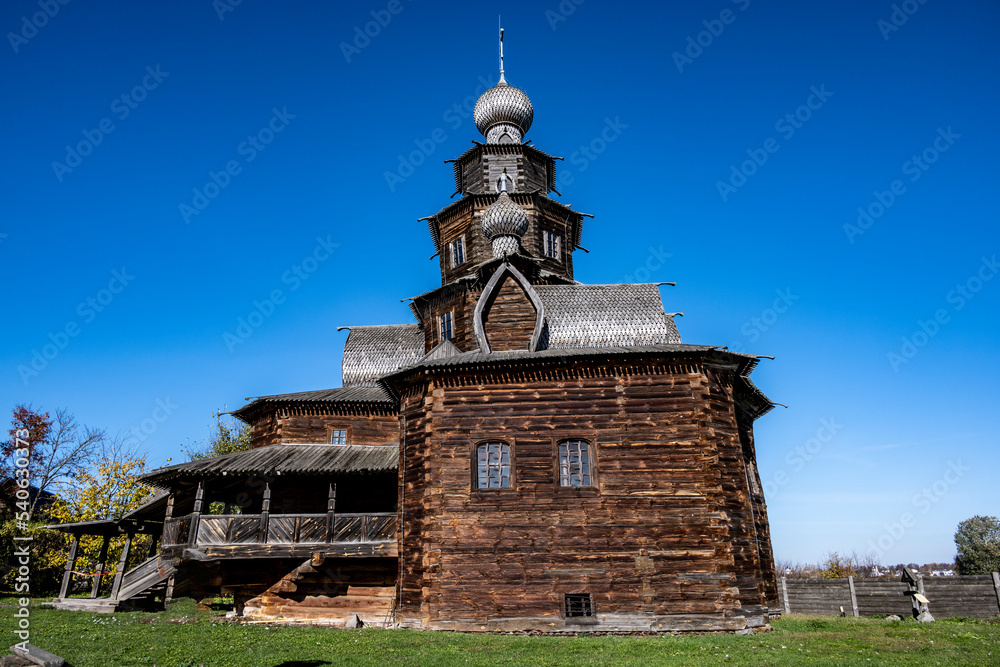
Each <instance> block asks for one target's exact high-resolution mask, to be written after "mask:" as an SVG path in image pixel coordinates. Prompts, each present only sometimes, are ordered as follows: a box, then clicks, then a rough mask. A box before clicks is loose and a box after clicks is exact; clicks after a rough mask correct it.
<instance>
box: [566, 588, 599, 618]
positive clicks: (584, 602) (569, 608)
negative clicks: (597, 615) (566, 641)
mask: <svg viewBox="0 0 1000 667" xmlns="http://www.w3.org/2000/svg"><path fill="white" fill-rule="evenodd" d="M593 615H594V605H593V603H592V602H591V599H590V593H567V594H566V618H580V617H582V616H593Z"/></svg>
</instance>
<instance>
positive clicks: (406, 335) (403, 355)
mask: <svg viewBox="0 0 1000 667" xmlns="http://www.w3.org/2000/svg"><path fill="white" fill-rule="evenodd" d="M340 328H342V329H350V331H351V333H349V334H348V335H347V342H346V343H345V344H344V362H343V375H344V387H345V388H350V387H374V386H375V381H376V380H377V379H378V378H379V377H381V376H383V375H386V374H387V373H391V372H393V371H395V370H398V369H400V368H403V367H404V366H409V365H410V364H414V363H416V362H418V361H420V358H421V357H422V356H424V332H423V329H422V328H421V327H420V325H419V324H382V325H377V326H365V327H340Z"/></svg>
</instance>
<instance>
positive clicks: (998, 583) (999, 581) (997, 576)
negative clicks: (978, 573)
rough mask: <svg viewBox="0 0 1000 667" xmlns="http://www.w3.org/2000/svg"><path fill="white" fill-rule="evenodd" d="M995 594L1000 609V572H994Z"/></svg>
mask: <svg viewBox="0 0 1000 667" xmlns="http://www.w3.org/2000/svg"><path fill="white" fill-rule="evenodd" d="M993 592H994V593H996V594H997V609H1000V572H993Z"/></svg>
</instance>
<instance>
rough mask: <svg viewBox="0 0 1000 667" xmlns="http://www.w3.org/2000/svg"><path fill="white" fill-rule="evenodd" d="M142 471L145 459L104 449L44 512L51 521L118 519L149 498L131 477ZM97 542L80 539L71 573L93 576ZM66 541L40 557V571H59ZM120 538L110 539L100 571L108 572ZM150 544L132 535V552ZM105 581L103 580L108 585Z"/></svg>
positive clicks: (116, 556) (118, 552) (140, 551)
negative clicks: (42, 566)
mask: <svg viewBox="0 0 1000 667" xmlns="http://www.w3.org/2000/svg"><path fill="white" fill-rule="evenodd" d="M146 471H147V464H146V455H145V454H144V453H138V452H135V451H134V450H130V449H128V448H126V447H124V446H123V445H121V444H120V443H119V444H117V445H115V446H111V447H107V448H105V449H104V450H103V451H102V452H101V454H100V456H99V457H98V459H97V461H96V462H95V463H94V464H93V466H92V467H91V468H88V469H83V470H79V471H77V473H76V474H75V475H74V476H73V479H72V480H71V482H70V483H69V484H67V485H66V486H65V488H64V489H63V491H62V492H61V493H60V494H59V496H58V497H57V498H56V500H55V502H53V503H52V507H51V509H50V510H49V514H50V516H51V517H52V520H53V523H76V522H78V521H95V520H99V519H120V518H121V517H122V516H124V515H125V514H127V513H129V512H131V511H132V510H134V509H137V508H138V507H140V506H141V505H142V504H143V503H145V502H146V501H147V500H149V499H150V497H151V496H152V495H153V491H152V489H150V488H149V487H148V486H146V485H144V484H143V483H142V482H140V481H139V480H138V479H137V478H138V476H139V475H141V474H142V473H144V472H146ZM102 540H103V538H101V537H97V536H94V535H89V536H86V537H81V538H80V546H79V548H78V552H77V562H76V571H77V572H87V573H91V574H92V573H93V572H94V570H95V568H96V565H97V558H98V555H99V554H100V549H101V542H102ZM69 541H70V538H69V536H68V535H67V536H64V537H63V544H64V548H63V549H62V550H61V551H59V552H58V554H55V555H54V554H51V553H45V554H40V555H39V557H40V558H45V559H46V561H45V563H46V567H53V566H58V567H65V565H66V550H67V549H68V545H69ZM124 542H125V538H124V537H118V538H114V539H112V540H111V543H110V548H109V550H108V556H107V560H106V561H105V571H109V570H111V569H113V568H114V565H115V564H116V563H117V562H118V559H119V558H120V556H121V552H122V547H123V546H124ZM151 543H152V540H151V539H150V537H149V535H137V536H136V537H135V540H134V541H133V543H132V544H133V547H132V548H133V551H132V552H131V553H134V554H136V555H137V558H138V557H139V556H142V555H143V554H145V552H146V551H148V549H149V547H150V546H151ZM109 581H110V577H109V578H108V580H106V581H105V584H108V582H109Z"/></svg>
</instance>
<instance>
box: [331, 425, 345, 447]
mask: <svg viewBox="0 0 1000 667" xmlns="http://www.w3.org/2000/svg"><path fill="white" fill-rule="evenodd" d="M330 444H331V445H346V444H347V429H346V428H334V429H332V430H331V431H330Z"/></svg>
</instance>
